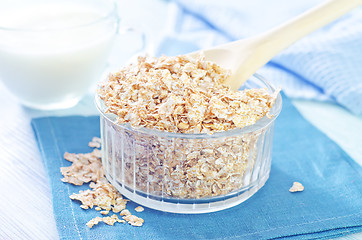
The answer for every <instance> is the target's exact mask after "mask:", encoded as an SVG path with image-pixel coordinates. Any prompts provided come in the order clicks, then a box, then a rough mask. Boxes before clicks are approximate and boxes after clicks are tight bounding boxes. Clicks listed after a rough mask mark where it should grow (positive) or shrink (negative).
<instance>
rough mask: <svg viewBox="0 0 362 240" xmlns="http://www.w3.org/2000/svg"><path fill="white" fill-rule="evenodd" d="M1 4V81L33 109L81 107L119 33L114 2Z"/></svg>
mask: <svg viewBox="0 0 362 240" xmlns="http://www.w3.org/2000/svg"><path fill="white" fill-rule="evenodd" d="M1 5H2V6H1V7H0V80H2V81H3V83H4V85H5V86H6V87H7V88H8V90H9V91H10V92H11V93H12V94H13V95H15V96H16V97H17V98H18V99H19V100H20V102H21V103H22V104H24V105H26V106H28V107H32V108H38V109H44V110H49V109H61V108H68V107H71V106H74V105H76V104H77V103H78V101H79V100H80V99H81V97H82V96H83V95H84V94H85V93H87V92H88V90H89V89H90V88H91V87H92V86H93V85H94V84H95V82H96V81H97V80H99V78H100V77H101V75H102V73H103V71H104V69H105V66H106V63H107V58H108V55H109V53H110V51H111V47H112V42H113V41H114V38H115V35H116V34H117V31H118V28H119V18H118V15H117V9H116V5H115V3H114V1H111V0H32V1H26V0H4V2H3V1H2V3H1ZM126 47H127V46H126Z"/></svg>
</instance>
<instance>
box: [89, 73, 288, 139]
mask: <svg viewBox="0 0 362 240" xmlns="http://www.w3.org/2000/svg"><path fill="white" fill-rule="evenodd" d="M251 78H256V79H258V80H260V81H261V82H262V83H263V84H265V87H266V88H267V90H268V91H272V92H275V91H276V88H275V87H274V86H273V85H272V84H270V83H269V82H268V81H266V80H265V78H264V77H262V76H261V75H259V74H257V73H254V74H253V75H252V76H251ZM249 79H250V78H249ZM95 105H96V108H97V110H98V111H99V113H100V114H101V116H102V117H103V118H105V119H107V120H108V121H109V122H111V123H113V124H114V125H116V126H117V127H120V128H122V129H125V130H129V131H133V132H135V133H139V134H147V135H153V136H159V137H168V138H184V139H205V138H206V139H212V138H223V137H231V136H240V135H243V134H247V133H255V132H257V131H259V130H262V129H265V128H267V127H268V126H269V125H270V124H272V123H273V122H274V120H275V119H276V118H277V117H278V116H279V113H280V112H281V109H282V96H281V94H280V92H279V93H278V95H277V98H276V99H275V102H274V104H273V106H272V108H271V109H270V111H269V113H270V114H271V115H272V117H271V118H268V117H267V116H264V117H262V118H261V119H259V120H258V121H256V123H254V124H252V125H249V126H245V127H243V128H235V129H232V130H227V131H222V132H215V133H213V134H208V133H174V132H166V131H161V130H158V129H151V128H146V127H141V128H133V127H132V126H131V125H130V124H129V123H125V124H119V123H116V122H115V121H116V119H115V118H116V115H115V114H113V113H105V112H104V111H103V109H105V108H106V107H105V106H104V103H103V100H102V99H101V98H100V97H99V95H98V93H97V92H96V94H95ZM111 118H114V119H111Z"/></svg>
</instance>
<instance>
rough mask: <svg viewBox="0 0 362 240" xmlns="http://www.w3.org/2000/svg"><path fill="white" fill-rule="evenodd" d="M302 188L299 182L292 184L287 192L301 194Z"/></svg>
mask: <svg viewBox="0 0 362 240" xmlns="http://www.w3.org/2000/svg"><path fill="white" fill-rule="evenodd" d="M303 190H304V186H303V185H302V184H301V183H300V182H294V183H293V186H292V187H291V188H290V189H289V192H302V191H303Z"/></svg>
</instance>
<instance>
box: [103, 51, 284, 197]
mask: <svg viewBox="0 0 362 240" xmlns="http://www.w3.org/2000/svg"><path fill="white" fill-rule="evenodd" d="M228 75H229V72H228V71H227V70H225V69H223V68H221V67H219V66H217V65H216V64H213V63H211V62H207V61H205V59H204V58H203V57H202V56H200V57H199V58H197V59H193V58H189V57H187V56H177V57H165V56H163V57H160V58H146V57H140V58H139V59H138V62H137V63H136V64H133V65H129V66H127V67H125V68H123V69H122V70H121V71H119V72H117V73H114V74H110V75H109V76H108V81H106V82H104V83H102V85H101V86H100V88H99V90H98V93H99V96H100V98H101V99H102V100H103V102H104V104H105V106H106V109H105V113H111V114H113V115H115V116H116V118H117V121H116V123H118V124H121V126H119V125H117V124H114V122H111V121H109V120H107V119H106V120H105V129H107V130H106V131H108V135H113V137H114V139H116V140H115V141H116V142H117V143H116V144H117V146H120V145H121V144H122V147H118V148H116V149H111V147H109V148H108V149H110V150H109V151H112V154H113V153H115V154H113V155H112V154H110V152H109V153H106V154H107V155H108V156H111V155H112V157H108V158H106V159H105V161H108V162H107V163H108V165H109V166H112V165H114V166H112V167H113V168H114V169H116V171H115V172H116V175H115V176H113V177H114V178H116V179H117V180H118V181H119V182H121V183H122V184H124V185H125V186H127V187H129V188H132V189H134V188H135V189H134V190H138V191H141V192H145V193H147V194H151V195H156V196H162V197H175V198H205V197H213V196H220V195H223V194H228V193H230V192H232V191H235V190H238V189H241V188H242V187H244V185H245V183H244V176H245V175H246V173H247V171H249V172H250V171H251V170H250V169H252V168H253V166H254V162H255V161H256V159H257V157H258V149H257V146H258V142H261V140H260V139H261V138H264V136H265V135H266V134H269V133H267V128H261V129H259V130H256V131H253V132H250V133H245V134H242V135H233V136H224V137H217V138H211V137H210V138H208V139H203V138H201V137H200V138H197V137H195V138H194V139H192V138H182V137H180V138H176V137H175V138H168V137H163V136H160V135H156V134H155V135H152V134H142V133H140V132H137V131H132V129H130V128H124V127H122V126H125V125H131V126H132V128H133V129H139V128H143V127H144V128H149V129H156V130H161V131H164V132H173V133H186V134H189V133H192V134H200V133H201V134H202V133H206V134H209V135H210V136H211V135H212V134H215V133H217V132H224V131H228V130H233V129H236V128H243V127H245V126H249V125H252V124H254V123H256V121H258V120H259V119H261V118H263V117H264V116H266V117H269V118H271V117H272V116H271V115H270V114H269V111H270V109H271V107H272V105H273V104H274V101H275V99H276V98H277V95H278V93H279V90H277V91H275V92H274V93H272V94H271V93H269V92H268V90H267V89H245V90H243V91H232V90H230V89H229V88H228V87H226V86H224V85H223V83H224V82H225V80H226V78H227V77H228ZM104 141H106V144H109V146H111V145H110V144H111V142H107V141H111V140H109V139H104ZM259 145H260V144H259ZM113 156H114V157H115V159H114V157H113ZM121 159H122V160H121ZM121 169H122V170H121ZM249 175H250V174H249Z"/></svg>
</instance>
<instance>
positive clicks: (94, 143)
mask: <svg viewBox="0 0 362 240" xmlns="http://www.w3.org/2000/svg"><path fill="white" fill-rule="evenodd" d="M88 146H89V147H91V148H100V147H101V139H100V138H98V137H93V139H92V141H91V142H89V143H88Z"/></svg>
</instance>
